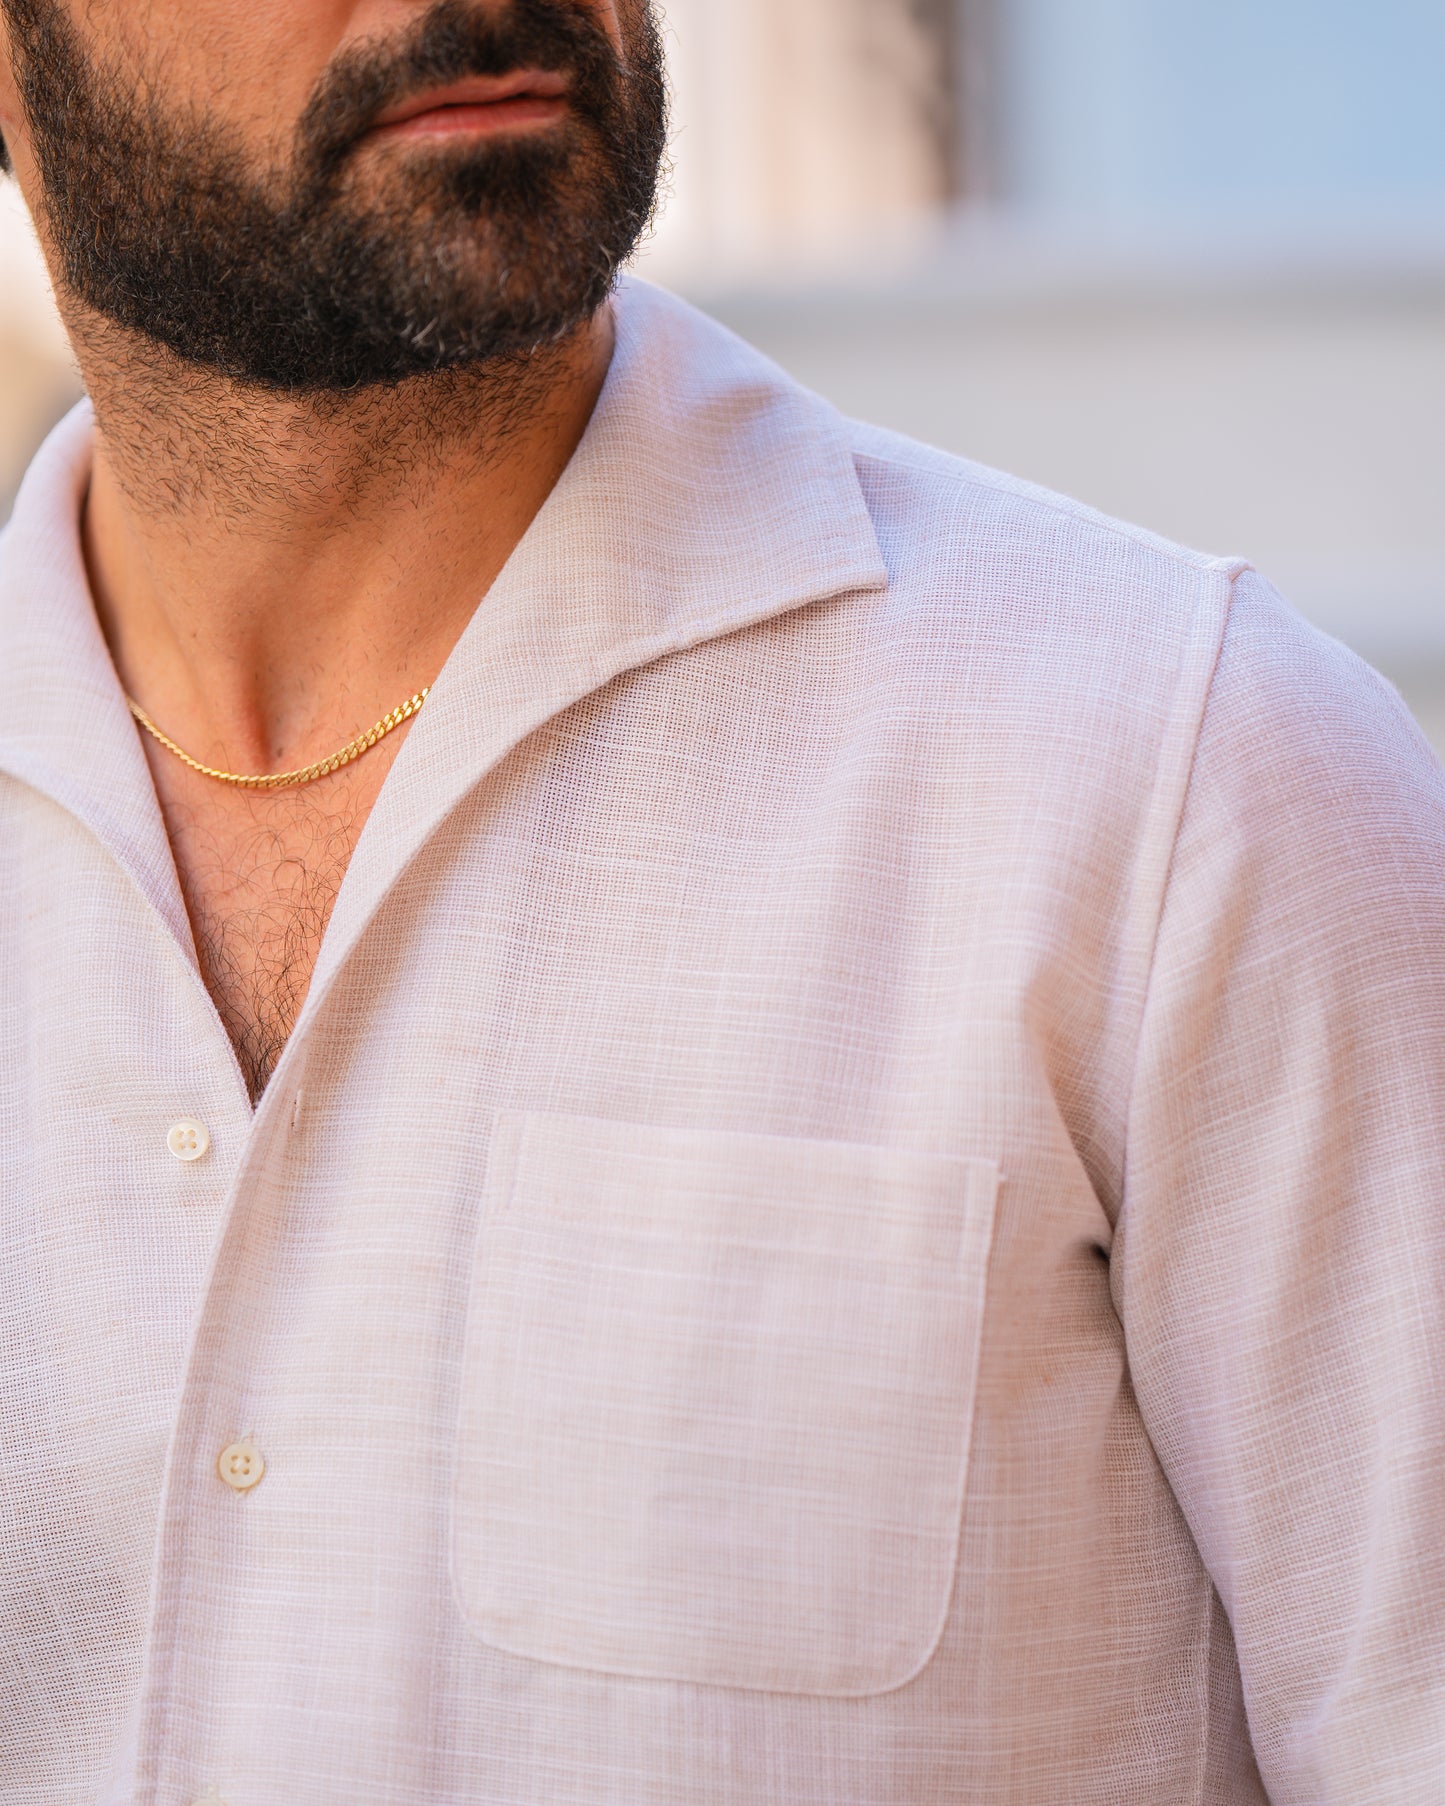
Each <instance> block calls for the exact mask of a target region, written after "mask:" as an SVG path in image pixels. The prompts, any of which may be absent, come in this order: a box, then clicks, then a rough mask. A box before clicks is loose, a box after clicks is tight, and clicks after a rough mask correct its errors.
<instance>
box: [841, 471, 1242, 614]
mask: <svg viewBox="0 0 1445 1806" xmlns="http://www.w3.org/2000/svg"><path fill="white" fill-rule="evenodd" d="M852 449H853V457H854V458H855V460H856V461H857V462H859V463H866V464H878V465H882V466H883V467H884V468H885V469H893V470H911V471H918V472H919V473H920V474H922V475H926V476H931V477H938V478H940V479H942V480H943V481H945V482H949V483H952V484H953V485H954V486H955V487H956V488H958V489H982V490H988V491H992V492H993V493H995V494H998V495H1009V496H1013V497H1015V498H1017V499H1018V500H1020V501H1024V502H1029V503H1032V504H1033V505H1034V506H1035V507H1037V508H1042V509H1045V510H1047V511H1048V512H1049V513H1051V514H1057V515H1060V516H1061V517H1062V518H1064V519H1066V520H1073V521H1081V522H1083V523H1084V524H1086V525H1088V526H1091V527H1094V528H1096V529H1097V530H1098V531H1099V532H1101V533H1104V534H1108V535H1111V536H1112V537H1113V538H1115V539H1120V540H1123V541H1125V542H1126V543H1128V544H1130V545H1137V546H1142V547H1144V548H1145V549H1146V550H1148V551H1151V552H1158V553H1160V554H1161V555H1162V556H1164V557H1166V558H1170V559H1172V560H1173V561H1174V562H1176V563H1178V564H1182V565H1185V566H1187V567H1188V568H1189V569H1190V570H1196V571H1199V572H1201V573H1210V574H1216V573H1217V574H1222V575H1224V576H1227V577H1228V578H1229V579H1230V580H1231V582H1232V581H1233V580H1234V579H1235V578H1236V577H1238V576H1239V575H1240V574H1241V573H1242V572H1244V571H1247V570H1250V569H1252V568H1253V566H1252V564H1251V561H1250V560H1249V559H1248V558H1241V557H1238V556H1228V555H1225V556H1218V555H1215V554H1212V553H1209V552H1196V551H1194V550H1192V549H1191V548H1190V547H1189V546H1183V545H1180V544H1179V543H1178V542H1177V541H1175V540H1172V539H1166V538H1164V536H1163V535H1162V534H1159V533H1154V532H1151V531H1150V529H1149V528H1148V527H1138V526H1134V525H1132V524H1131V523H1130V522H1129V521H1124V520H1119V519H1117V518H1116V517H1115V516H1113V515H1111V514H1104V513H1102V512H1101V511H1100V510H1099V509H1097V508H1093V507H1091V506H1090V505H1089V503H1087V502H1080V501H1075V500H1073V499H1072V498H1070V497H1069V496H1066V495H1060V494H1058V493H1057V492H1056V491H1054V490H1052V489H1046V488H1044V487H1043V486H1042V485H1041V484H1038V483H1031V482H1029V481H1028V479H1027V478H1024V477H1011V476H1008V475H1006V474H1005V473H1004V472H1002V471H996V470H992V469H990V467H989V466H988V465H986V464H975V463H973V462H972V461H971V460H970V459H965V458H959V457H957V456H956V455H955V454H954V453H952V452H944V451H938V450H937V448H936V447H928V448H927V449H928V450H930V451H932V452H934V455H935V456H937V457H938V458H940V459H942V460H946V461H947V462H948V463H950V464H952V465H953V466H954V467H955V468H953V469H951V470H947V469H939V468H937V467H936V466H933V465H928V464H911V463H909V462H908V460H907V459H904V458H898V457H889V456H888V455H887V454H886V453H883V452H876V451H869V450H866V449H864V448H863V447H860V446H856V445H855V446H854V447H853V448H852Z"/></svg>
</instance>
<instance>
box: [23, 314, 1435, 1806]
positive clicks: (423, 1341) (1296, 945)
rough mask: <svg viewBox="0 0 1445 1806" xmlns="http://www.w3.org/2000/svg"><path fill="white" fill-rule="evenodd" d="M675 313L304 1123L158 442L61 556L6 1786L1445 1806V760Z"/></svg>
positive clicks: (1284, 630) (709, 1800) (29, 742)
mask: <svg viewBox="0 0 1445 1806" xmlns="http://www.w3.org/2000/svg"><path fill="white" fill-rule="evenodd" d="M616 307H617V319H618V340H617V352H616V357H615V360H614V363H613V366H612V370H611V373H610V376H609V378H608V381H607V384H606V388H605V391H604V393H603V396H602V399H601V401H600V404H599V406H598V408H597V410H596V413H595V416H594V418H593V420H592V422H591V424H590V426H589V428H588V430H587V433H586V435H585V437H584V439H583V441H582V443H581V446H580V448H579V449H578V451H577V453H576V455H575V457H574V458H573V460H572V462H571V464H570V466H569V468H568V469H567V471H566V473H565V474H564V476H563V477H562V479H561V481H560V482H559V484H558V485H557V487H556V489H555V491H554V492H553V494H552V495H551V497H550V499H549V500H548V501H547V503H546V505H545V506H544V507H543V509H542V511H541V513H540V514H539V516H538V517H537V519H536V521H535V522H534V524H533V525H532V527H531V528H530V530H529V531H528V532H527V534H526V535H525V537H524V538H523V540H522V541H521V543H520V545H519V546H518V547H517V549H516V552H515V554H514V556H513V557H512V559H511V561H510V562H509V564H508V565H507V567H506V569H505V570H504V571H503V573H502V575H501V576H500V578H499V579H498V580H497V582H496V584H495V585H494V586H493V588H492V589H491V591H490V593H489V594H488V595H487V596H486V597H485V598H484V599H483V600H482V601H481V602H480V604H479V606H478V608H477V610H476V612H475V615H474V617H473V619H472V621H471V623H470V625H469V626H468V628H467V630H466V632H465V633H464V635H463V637H462V638H461V640H460V641H459V643H458V645H457V646H456V648H455V650H454V652H453V654H452V656H451V658H450V660H449V661H448V663H447V665H446V667H445V669H444V670H443V671H442V673H441V674H440V676H439V678H438V679H437V682H436V684H435V686H434V689H433V691H432V695H431V697H430V699H429V701H428V704H427V708H426V710H425V711H424V712H423V713H422V715H421V716H420V718H419V719H418V721H417V722H416V724H415V726H414V727H413V729H412V730H411V733H410V736H409V738H408V740H407V742H406V744H405V746H404V747H403V749H402V751H401V753H400V756H399V757H398V759H397V760H396V763H395V765H394V767H393V768H392V770H391V771H390V773H389V775H388V777H387V780H386V783H385V785H384V787H383V789H382V791H381V795H380V798H379V801H378V802H377V805H376V808H375V810H374V813H373V814H372V816H371V817H370V819H369V821H368V822H367V825H366V827H365V830H364V832H363V833H362V835H361V838H360V842H359V844H358V846H357V848H356V852H355V855H354V858H353V859H352V862H351V865H350V868H349V870H348V871H347V874H346V877H345V881H344V884H343V886H342V888H341V891H340V895H339V898H338V901H337V904H336V908H335V912H334V915H333V917H332V920H331V923H330V926H329V928H328V930H327V933H326V936H325V940H324V944H323V946H322V948H321V952H320V956H319V960H318V963H317V966H316V970H315V976H314V978H313V980H312V984H311V989H310V993H309V995H308V997H307V999H306V1003H305V1007H304V1009H303V1011H302V1013H301V1016H300V1019H299V1021H298V1022H297V1025H296V1028H295V1031H294V1033H293V1035H292V1037H291V1040H290V1042H289V1044H288V1046H287V1048H286V1051H285V1054H284V1056H283V1058H282V1059H281V1062H280V1064H279V1066H278V1067H277V1070H276V1072H275V1076H274V1077H273V1078H272V1080H271V1082H270V1085H269V1086H268V1088H267V1090H266V1092H265V1094H264V1096H263V1097H262V1099H261V1102H260V1104H259V1107H258V1108H257V1109H256V1110H255V1112H254V1114H253V1112H252V1109H251V1106H250V1104H249V1102H248V1098H247V1093H246V1088H245V1085H244V1083H243V1081H242V1077H241V1074H240V1071H239V1069H238V1066H237V1063H236V1060H235V1058H234V1056H233V1054H232V1050H231V1047H230V1045H229V1043H228V1041H227V1037H226V1034H225V1032H224V1029H223V1028H222V1025H221V1023H220V1020H219V1019H218V1017H217V1014H216V1011H215V1009H214V1007H213V1006H212V1003H211V1001H210V999H209V997H208V996H207V993H206V990H205V988H204V986H203V984H202V982H201V979H200V976H199V973H198V968H197V962H196V957H195V952H194V948H193V944H192V939H191V933H190V929H189V926H188V923H187V917H186V912H185V908H184V906H183V903H182V899H181V895H180V891H179V888H178V884H177V879H176V873H175V869H174V865H173V861H172V857H171V853H170V850H169V847H168V844H167V840H166V836H165V832H164V829H163V826H162V821H161V817H160V814H159V811H158V808H157V803H156V798H155V795H154V792H153V789H152V786H151V783H150V780H149V776H148V771H147V766H146V761H145V757H144V755H143V752H142V749H141V746H140V744H139V741H138V738H137V733H136V729H135V727H134V724H133V723H132V721H131V720H130V718H129V716H128V714H127V711H126V707H125V703H124V700H123V698H122V695H121V691H120V688H119V686H118V683H117V679H116V676H115V673H114V671H113V668H112V666H111V663H110V661H109V658H108V656H107V652H106V649H105V646H104V643H103V640H102V638H101V635H100V632H99V630H98V627H97V623H96V619H95V615H94V612H93V609H92V606H91V602H90V599H89V595H88V591H87V584H86V578H85V574H84V567H83V563H82V558H81V553H80V549H79V541H78V514H79V507H80V503H81V499H82V497H83V493H84V487H85V483H86V478H87V469H88V453H89V444H90V434H91V426H90V420H89V416H88V415H87V414H86V413H85V412H84V411H83V410H82V411H81V412H79V413H77V414H76V415H75V416H73V417H72V418H71V419H70V420H69V421H68V422H66V423H65V424H63V425H62V427H61V428H59V429H58V430H57V432H56V434H55V435H54V437H53V438H52V440H51V442H50V443H49V444H48V445H47V447H46V448H45V449H44V451H43V452H42V453H41V455H40V457H39V459H38V461H37V463H36V465H35V467H34V469H33V471H32V473H31V475H30V476H29V478H28V480H27V482H26V485H25V487H24V490H23V493H22V494H21V496H20V499H19V501H18V504H17V507H16V511H15V515H14V518H13V521H12V524H11V525H10V527H9V529H8V532H7V534H6V536H5V539H4V541H3V548H0V1061H3V1094H0V1287H3V1291H0V1337H3V1343H0V1588H3V1592H0V1614H3V1615H0V1797H3V1799H4V1800H5V1802H6V1803H7V1806H77V1803H84V1806H91V1803H93V1802H95V1803H99V1802H104V1803H106V1806H111V1803H116V1806H118V1803H119V1802H135V1803H136V1806H190V1802H192V1801H193V1800H196V1799H200V1798H209V1799H210V1800H212V1801H214V1800H216V1799H221V1800H224V1801H226V1802H227V1803H228V1806H341V1803H343V1802H363V1801H364V1802H378V1803H384V1806H682V1803H683V1802H687V1803H688V1806H723V1803H729V1806H744V1803H745V1806H772V1803H776V1806H888V1803H892V1802H914V1803H923V1802H927V1803H929V1806H936V1803H939V1802H969V1803H970V1806H977V1803H979V1802H1017V1803H1029V1806H1065V1803H1067V1806H1087V1803H1091V1802H1110V1803H1112V1806H1176V1803H1177V1806H1185V1803H1194V1802H1201V1803H1203V1802H1212V1803H1224V1802H1228V1803H1229V1806H1245V1803H1249V1802H1258V1801H1262V1800H1265V1799H1268V1800H1271V1801H1275V1802H1279V1803H1281V1806H1283V1803H1285V1802H1290V1803H1298V1806H1305V1803H1308V1806H1331V1803H1336V1806H1367V1803H1370V1802H1385V1801H1389V1802H1392V1803H1394V1806H1398V1803H1399V1802H1413V1801H1420V1802H1424V1801H1427V1800H1428V1801H1435V1800H1439V1799H1440V1798H1441V1797H1442V1796H1445V1711H1442V1675H1445V1534H1442V1533H1445V1503H1442V1501H1445V1459H1442V1442H1445V1437H1442V1403H1441V1397H1442V1379H1445V1372H1442V1368H1445V1362H1442V1343H1441V1328H1442V1322H1441V1320H1442V1315H1445V1283H1442V1265H1445V1263H1442V1253H1445V1231H1442V1220H1445V1212H1442V1199H1445V780H1442V774H1441V772H1440V770H1439V768H1438V767H1437V765H1436V763H1435V761H1434V759H1433V757H1432V756H1431V754H1430V753H1429V751H1428V750H1427V748H1426V746H1425V745H1424V743H1423V741H1422V740H1421V738H1420V736H1419V734H1418V733H1417V732H1416V730H1415V728H1414V726H1413V725H1412V723H1411V721H1410V720H1409V718H1408V716H1407V714H1406V712H1405V710H1404V709H1403V707H1402V706H1401V704H1400V703H1399V701H1398V699H1397V698H1396V697H1395V695H1394V694H1393V692H1392V691H1390V690H1389V688H1388V687H1387V686H1386V685H1385V684H1384V683H1383V682H1382V681H1381V680H1380V679H1378V678H1377V677H1375V676H1374V674H1373V673H1371V672H1370V671H1369V670H1367V669H1366V668H1365V667H1364V666H1362V665H1361V664H1360V663H1359V662H1358V661H1357V660H1356V659H1355V658H1354V657H1353V656H1352V655H1351V654H1350V653H1348V652H1347V651H1345V650H1344V649H1343V648H1342V647H1340V646H1339V645H1337V644H1335V643H1333V642H1331V641H1329V640H1327V639H1325V638H1323V637H1321V636H1320V635H1319V634H1317V633H1315V632H1313V631H1312V630H1311V629H1309V628H1307V627H1306V626H1305V625H1304V624H1303V623H1302V622H1301V621H1300V620H1299V619H1298V618H1297V617H1296V616H1295V615H1294V614H1293V613H1291V612H1290V610H1289V609H1288V608H1287V607H1286V606H1285V605H1284V604H1283V603H1282V602H1281V601H1280V600H1279V599H1278V598H1277V597H1276V596H1275V595H1274V594H1273V592H1272V591H1271V590H1270V589H1269V588H1268V587H1267V586H1266V585H1265V584H1264V583H1263V582H1262V581H1261V580H1260V579H1259V578H1258V577H1256V576H1255V575H1254V574H1253V573H1252V572H1251V571H1250V570H1249V569H1248V567H1246V566H1245V565H1243V564H1242V563H1241V562H1239V561H1237V560H1235V561H1231V560H1220V559H1215V558H1208V557H1203V556H1200V555H1197V554H1194V553H1191V552H1187V551H1181V550H1179V549H1177V548H1175V547H1172V546H1170V545H1167V544H1165V543H1163V542H1162V541H1160V540H1158V539H1155V538H1153V537H1151V536H1149V535H1148V534H1146V533H1143V532H1139V531H1136V530H1134V529H1132V528H1129V527H1126V526H1121V525H1119V524H1117V523H1115V522H1112V521H1109V520H1106V519H1103V518H1101V517H1100V516H1098V515H1096V514H1093V513H1091V512H1089V511H1088V510H1086V509H1084V508H1082V507H1079V506H1076V505H1074V504H1072V503H1070V502H1067V501H1064V500H1061V499H1059V498H1057V497H1055V496H1052V495H1048V494H1045V493H1043V492H1041V491H1039V490H1036V489H1033V488H1030V487H1028V486H1027V485H1024V484H1021V483H1018V482H1014V481H1011V480H1009V479H1007V478H1004V477H1001V476H999V475H996V474H994V473H992V472H989V471H986V470H983V469H980V468H978V467H976V466H974V465H971V464H968V463H964V462H960V461H958V460H956V459H953V458H950V457H945V456H943V455H942V454H939V453H936V452H933V451H929V450H926V449H924V448H922V447H919V446H917V445H914V444H912V443H909V442H907V441H905V440H902V439H900V438H897V437H894V436H891V435H889V434H887V433H884V432H881V431H876V430H873V429H869V428H867V427H862V426H858V425H855V424H852V423H849V422H846V421H844V420H843V419H841V418H840V417H839V416H838V415H837V414H835V413H834V412H833V411H832V409H831V408H829V407H828V406H827V405H825V404H824V403H823V402H822V401H820V400H819V399H818V398H816V397H815V396H813V395H810V394H808V393H806V392H804V391H802V390H801V389H799V388H798V387H796V386H795V385H793V384H792V383H791V382H790V381H788V380H787V379H786V378H785V377H784V376H783V375H782V374H781V373H780V372H779V371H778V370H776V369H775V368H774V367H772V366H771V365H770V364H768V363H767V362H766V361H765V360H764V359H762V358H761V357H759V356H758V355H757V354H755V353H754V352H752V351H750V350H749V349H747V348H746V347H745V346H743V345H742V344H740V343H739V342H738V341H737V340H735V339H733V338H732V337H731V336H730V335H729V334H727V333H726V332H724V331H723V330H722V329H721V328H719V327H717V326H715V325H713V324H712V323H710V322H708V321H707V320H705V319H703V318H702V317H701V316H699V315H698V314H696V313H693V312H692V311H690V310H689V309H687V308H686V307H684V306H683V305H682V304H681V303H679V302H677V301H674V300H671V299H669V298H667V297H665V296H663V295H661V294H659V293H657V292H656V291H652V290H649V289H647V288H646V287H644V286H643V285H641V284H637V283H628V284H626V285H624V287H623V289H622V291H621V293H620V295H619V297H618V300H617V304H616ZM1241 430H1242V431H1243V430H1247V428H1245V427H1243V426H1242V427H1241ZM185 1124H194V1125H199V1129H201V1130H204V1132H205V1134H204V1136H201V1137H200V1139H199V1140H198V1142H197V1146H199V1145H200V1144H201V1142H203V1141H204V1140H205V1138H206V1137H208V1138H209V1146H208V1147H207V1148H206V1151H205V1152H204V1154H203V1156H202V1157H201V1158H198V1159H189V1160H181V1159H177V1158H173V1155H172V1152H171V1150H170V1146H169V1145H168V1141H169V1139H170V1132H171V1130H172V1128H173V1127H174V1126H175V1125H185ZM197 1133H198V1131H197V1130H195V1129H192V1130H186V1129H184V1128H183V1129H182V1130H181V1132H180V1134H179V1136H178V1137H177V1138H176V1139H177V1143H178V1145H179V1146H180V1147H181V1150H182V1151H183V1152H189V1151H192V1150H191V1149H190V1148H189V1147H188V1146H187V1145H186V1137H187V1135H192V1134H197ZM237 1444H241V1445H243V1447H244V1448H245V1449H246V1451H247V1453H246V1454H245V1455H244V1456H243V1457H240V1458H238V1459H239V1460H240V1470H237V1469H236V1466H235V1462H234V1461H232V1462H231V1464H230V1465H231V1468H232V1472H231V1478H232V1479H233V1480H234V1479H235V1478H236V1477H237V1473H238V1471H239V1472H240V1477H241V1478H242V1479H244V1478H246V1475H245V1473H244V1471H241V1470H244V1468H245V1464H246V1462H247V1461H253V1462H254V1463H255V1465H256V1466H257V1467H259V1464H260V1463H261V1462H262V1461H264V1475H263V1477H262V1478H261V1479H260V1481H259V1484H254V1485H251V1486H249V1487H247V1488H246V1489H244V1490H238V1489H237V1488H236V1487H235V1486H234V1485H232V1484H230V1483H228V1481H227V1480H226V1478H224V1477H223V1475H222V1474H221V1473H220V1472H219V1471H218V1457H219V1456H220V1455H221V1453H222V1451H223V1450H227V1449H228V1448H232V1447H234V1446H235V1445H237ZM250 1451H254V1455H253V1454H252V1453H250Z"/></svg>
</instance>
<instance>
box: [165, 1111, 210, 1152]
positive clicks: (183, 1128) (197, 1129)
mask: <svg viewBox="0 0 1445 1806" xmlns="http://www.w3.org/2000/svg"><path fill="white" fill-rule="evenodd" d="M210 1145H211V1137H210V1133H209V1131H208V1130H207V1128H206V1125H205V1124H204V1123H203V1122H192V1121H191V1120H190V1118H189V1117H183V1118H182V1119H181V1121H180V1122H173V1123H172V1124H171V1132H170V1134H169V1135H167V1136H166V1146H167V1147H168V1148H169V1149H170V1150H171V1152H172V1153H173V1154H174V1155H175V1157H176V1159H177V1160H199V1159H200V1157H201V1156H202V1154H204V1153H205V1151H206V1149H207V1148H208V1147H209V1146H210Z"/></svg>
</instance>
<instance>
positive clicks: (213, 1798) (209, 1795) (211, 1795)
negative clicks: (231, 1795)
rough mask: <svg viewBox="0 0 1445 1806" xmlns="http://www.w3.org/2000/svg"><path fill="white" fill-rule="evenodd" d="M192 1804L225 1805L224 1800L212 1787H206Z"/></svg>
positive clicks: (205, 1805)
mask: <svg viewBox="0 0 1445 1806" xmlns="http://www.w3.org/2000/svg"><path fill="white" fill-rule="evenodd" d="M194 1806H226V1802H225V1801H224V1800H223V1799H222V1798H221V1796H220V1794H218V1793H217V1792H216V1790H215V1788H214V1787H208V1788H207V1789H206V1791H205V1792H204V1793H203V1794H202V1795H201V1797H200V1799H199V1800H196V1801H195V1802H194Z"/></svg>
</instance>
